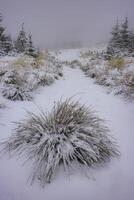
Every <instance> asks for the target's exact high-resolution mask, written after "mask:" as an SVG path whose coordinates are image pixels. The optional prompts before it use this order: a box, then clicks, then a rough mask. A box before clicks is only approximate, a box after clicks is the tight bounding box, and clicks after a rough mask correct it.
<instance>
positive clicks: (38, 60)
mask: <svg viewBox="0 0 134 200" xmlns="http://www.w3.org/2000/svg"><path fill="white" fill-rule="evenodd" d="M44 62H45V54H43V53H42V52H40V53H39V55H38V56H37V57H35V58H34V59H33V62H32V66H33V67H37V68H38V67H40V66H43V65H44Z"/></svg>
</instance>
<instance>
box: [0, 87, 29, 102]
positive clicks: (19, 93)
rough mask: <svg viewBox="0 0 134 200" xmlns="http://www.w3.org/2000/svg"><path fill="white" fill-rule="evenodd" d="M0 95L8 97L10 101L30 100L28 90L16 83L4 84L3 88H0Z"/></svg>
mask: <svg viewBox="0 0 134 200" xmlns="http://www.w3.org/2000/svg"><path fill="white" fill-rule="evenodd" d="M2 95H3V96H4V97H5V98H7V99H10V100H12V101H17V100H19V101H26V100H28V101H30V100H32V97H31V95H30V92H29V91H28V90H27V89H26V88H24V87H22V86H19V85H18V86H17V85H13V84H10V85H8V86H5V87H4V89H3V90H2Z"/></svg>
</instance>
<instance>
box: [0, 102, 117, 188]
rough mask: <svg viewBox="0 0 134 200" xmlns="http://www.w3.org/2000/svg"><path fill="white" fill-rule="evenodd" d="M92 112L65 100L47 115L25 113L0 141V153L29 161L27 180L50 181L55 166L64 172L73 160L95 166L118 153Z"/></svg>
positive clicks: (105, 128) (104, 128)
mask: <svg viewBox="0 0 134 200" xmlns="http://www.w3.org/2000/svg"><path fill="white" fill-rule="evenodd" d="M103 123H104V122H103V120H102V119H100V118H98V116H96V114H95V113H94V111H93V110H92V109H90V108H87V107H86V106H84V105H80V104H79V102H73V101H72V100H70V99H67V100H66V101H64V102H61V101H60V102H57V103H56V104H55V105H54V107H53V109H52V111H51V112H50V113H49V114H45V113H44V112H42V111H41V112H40V114H39V115H35V114H33V113H28V118H27V119H25V120H24V121H22V122H19V123H17V127H16V129H15V132H14V134H13V135H12V136H10V137H9V138H8V139H7V140H5V141H4V142H2V143H1V145H2V152H5V153H7V152H9V151H10V154H11V155H18V156H19V157H20V155H22V156H26V160H27V161H28V160H31V161H33V172H32V174H31V183H33V182H34V181H35V180H39V181H40V184H41V186H44V185H45V184H46V183H50V182H51V180H52V178H53V177H54V175H55V173H56V170H57V168H58V167H59V166H61V165H62V166H64V169H65V171H66V170H68V169H70V167H72V165H73V164H74V162H75V163H77V164H80V166H86V167H95V166H96V165H98V164H102V163H105V162H107V161H109V160H110V159H111V158H112V157H116V156H118V155H119V152H118V149H117V145H116V143H115V141H114V139H112V137H110V135H109V130H108V128H107V127H105V125H104V124H103Z"/></svg>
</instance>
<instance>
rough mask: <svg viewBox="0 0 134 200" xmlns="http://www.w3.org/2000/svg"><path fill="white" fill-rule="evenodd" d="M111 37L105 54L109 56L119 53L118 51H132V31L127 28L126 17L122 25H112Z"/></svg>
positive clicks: (133, 49) (133, 47)
mask: <svg viewBox="0 0 134 200" xmlns="http://www.w3.org/2000/svg"><path fill="white" fill-rule="evenodd" d="M111 34H112V37H111V39H110V41H109V44H108V47H107V54H108V55H110V56H113V55H120V53H125V54H126V53H133V52H134V32H133V31H131V30H129V27H128V19H127V17H126V18H125V21H124V23H123V24H122V25H119V24H118V21H117V23H116V25H115V26H114V27H113V30H112V32H111Z"/></svg>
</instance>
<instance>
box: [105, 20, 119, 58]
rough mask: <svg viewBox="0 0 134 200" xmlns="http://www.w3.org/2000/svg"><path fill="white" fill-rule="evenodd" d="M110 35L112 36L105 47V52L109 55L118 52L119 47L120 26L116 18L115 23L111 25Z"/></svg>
mask: <svg viewBox="0 0 134 200" xmlns="http://www.w3.org/2000/svg"><path fill="white" fill-rule="evenodd" d="M111 35H112V37H111V39H110V41H109V44H108V47H107V53H108V54H110V55H113V54H115V53H117V52H119V49H120V47H121V35H120V27H119V23H118V20H117V22H116V24H115V25H114V26H113V29H112V32H111Z"/></svg>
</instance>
